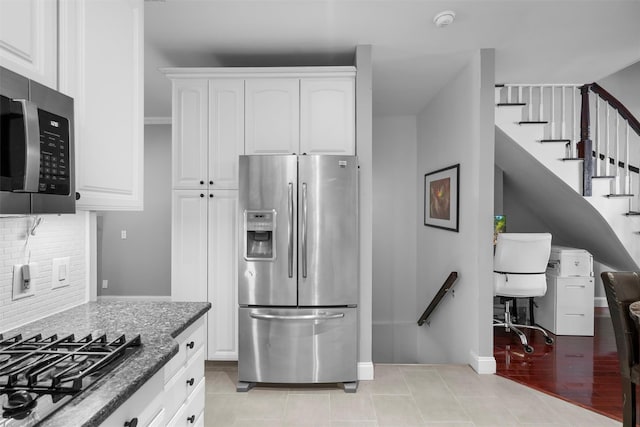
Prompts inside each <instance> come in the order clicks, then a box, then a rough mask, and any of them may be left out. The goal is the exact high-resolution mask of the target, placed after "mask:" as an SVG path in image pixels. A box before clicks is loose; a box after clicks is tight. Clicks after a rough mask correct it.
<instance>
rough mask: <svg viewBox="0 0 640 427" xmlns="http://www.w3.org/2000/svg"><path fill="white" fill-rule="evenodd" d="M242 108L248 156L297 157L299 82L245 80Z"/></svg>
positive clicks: (294, 80)
mask: <svg viewBox="0 0 640 427" xmlns="http://www.w3.org/2000/svg"><path fill="white" fill-rule="evenodd" d="M245 107H246V108H245V149H246V152H247V154H291V153H298V149H299V146H300V84H299V79H291V78H269V79H253V78H251V79H247V80H246V81H245Z"/></svg>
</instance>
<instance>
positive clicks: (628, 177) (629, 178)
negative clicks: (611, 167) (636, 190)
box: [618, 114, 631, 194]
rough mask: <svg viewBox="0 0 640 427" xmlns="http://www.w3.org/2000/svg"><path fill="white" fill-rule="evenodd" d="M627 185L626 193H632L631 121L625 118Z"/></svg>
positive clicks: (625, 171)
mask: <svg viewBox="0 0 640 427" xmlns="http://www.w3.org/2000/svg"><path fill="white" fill-rule="evenodd" d="M618 116H620V114H618ZM625 123H626V125H625V150H626V153H625V161H624V163H625V168H624V169H625V170H624V173H625V187H626V191H625V193H626V194H631V169H629V167H630V166H631V163H630V160H631V159H630V158H629V121H628V120H625Z"/></svg>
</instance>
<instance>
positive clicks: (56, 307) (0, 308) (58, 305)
mask: <svg viewBox="0 0 640 427" xmlns="http://www.w3.org/2000/svg"><path fill="white" fill-rule="evenodd" d="M40 217H41V218H42V222H41V223H40V225H39V226H38V228H37V229H36V232H35V235H32V236H30V237H29V243H28V245H25V243H26V235H27V230H28V229H29V228H30V227H31V225H32V224H33V218H34V217H13V218H0V253H1V254H2V255H1V256H0V332H2V331H6V330H8V329H11V328H13V327H16V326H19V325H22V324H24V323H28V322H31V321H33V320H36V319H39V318H41V317H44V316H48V315H50V314H53V313H56V312H59V311H62V310H66V309H68V308H71V307H73V306H76V305H78V304H82V303H84V302H86V301H87V281H88V278H87V262H88V254H89V249H88V223H89V214H88V213H86V212H79V213H77V214H75V215H41V216H40ZM29 254H31V255H30V256H31V261H30V262H32V263H36V264H37V267H36V274H35V275H34V276H33V279H32V280H34V281H35V283H34V284H33V286H35V294H34V295H33V296H30V297H26V298H23V299H19V300H16V301H12V299H11V295H12V277H13V274H12V271H13V265H14V264H24V263H25V262H27V260H28V259H29ZM58 257H70V266H69V267H70V272H69V286H65V287H62V288H57V289H51V261H52V259H53V258H58Z"/></svg>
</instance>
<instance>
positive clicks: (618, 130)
mask: <svg viewBox="0 0 640 427" xmlns="http://www.w3.org/2000/svg"><path fill="white" fill-rule="evenodd" d="M615 139H616V157H615V160H614V162H615V167H616V194H618V193H620V191H619V190H620V178H621V177H620V115H619V114H616V138H615Z"/></svg>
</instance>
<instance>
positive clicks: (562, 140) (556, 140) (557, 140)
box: [540, 139, 571, 143]
mask: <svg viewBox="0 0 640 427" xmlns="http://www.w3.org/2000/svg"><path fill="white" fill-rule="evenodd" d="M540 142H565V143H566V142H571V140H570V139H541V140H540Z"/></svg>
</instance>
